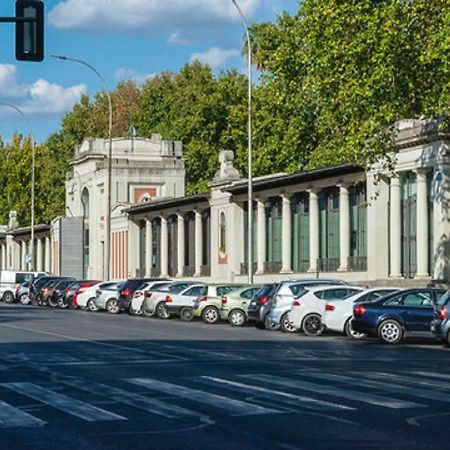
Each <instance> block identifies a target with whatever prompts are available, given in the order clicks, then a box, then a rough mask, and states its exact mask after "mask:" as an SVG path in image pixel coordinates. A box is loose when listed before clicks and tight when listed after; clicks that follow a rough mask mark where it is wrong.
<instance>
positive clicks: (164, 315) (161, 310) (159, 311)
mask: <svg viewBox="0 0 450 450" xmlns="http://www.w3.org/2000/svg"><path fill="white" fill-rule="evenodd" d="M155 312H156V315H157V316H158V317H159V318H160V319H170V314H169V313H168V312H167V309H166V302H159V303H158V304H157V305H156V310H155Z"/></svg>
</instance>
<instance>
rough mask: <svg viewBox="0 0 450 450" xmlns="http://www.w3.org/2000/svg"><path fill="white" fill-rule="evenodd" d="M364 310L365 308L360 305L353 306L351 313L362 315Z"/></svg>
mask: <svg viewBox="0 0 450 450" xmlns="http://www.w3.org/2000/svg"><path fill="white" fill-rule="evenodd" d="M365 312H366V308H364V306H362V305H358V306H355V307H354V308H353V315H354V316H362V315H363V314H364V313H365Z"/></svg>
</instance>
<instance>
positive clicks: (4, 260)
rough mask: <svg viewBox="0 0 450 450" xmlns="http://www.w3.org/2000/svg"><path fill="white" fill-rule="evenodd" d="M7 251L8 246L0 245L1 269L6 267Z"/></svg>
mask: <svg viewBox="0 0 450 450" xmlns="http://www.w3.org/2000/svg"><path fill="white" fill-rule="evenodd" d="M7 251H8V247H7V246H6V244H5V245H2V269H3V270H4V269H6V264H7V256H6V254H7Z"/></svg>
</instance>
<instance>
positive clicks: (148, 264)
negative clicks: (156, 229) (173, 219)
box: [145, 219, 153, 277]
mask: <svg viewBox="0 0 450 450" xmlns="http://www.w3.org/2000/svg"><path fill="white" fill-rule="evenodd" d="M145 227H146V233H145V235H146V242H145V249H146V255H147V259H146V261H145V276H146V277H151V275H152V265H153V264H152V263H153V229H152V221H151V220H150V219H147V220H146V221H145Z"/></svg>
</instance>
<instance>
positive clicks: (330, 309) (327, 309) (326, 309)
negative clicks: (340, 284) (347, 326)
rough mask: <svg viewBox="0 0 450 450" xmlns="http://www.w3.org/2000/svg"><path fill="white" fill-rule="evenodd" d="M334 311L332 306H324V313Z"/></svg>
mask: <svg viewBox="0 0 450 450" xmlns="http://www.w3.org/2000/svg"><path fill="white" fill-rule="evenodd" d="M335 309H336V307H335V306H334V305H326V306H325V311H334V310H335Z"/></svg>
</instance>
